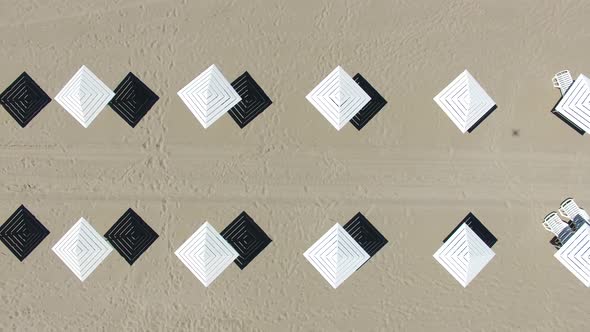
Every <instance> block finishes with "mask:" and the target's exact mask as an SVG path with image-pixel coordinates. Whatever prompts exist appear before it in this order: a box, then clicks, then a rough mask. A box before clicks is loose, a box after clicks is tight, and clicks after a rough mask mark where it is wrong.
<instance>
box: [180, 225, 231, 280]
mask: <svg viewBox="0 0 590 332" xmlns="http://www.w3.org/2000/svg"><path fill="white" fill-rule="evenodd" d="M175 254H176V256H177V257H178V259H179V260H180V261H181V262H182V263H183V264H184V265H185V266H186V267H187V268H188V269H189V270H190V271H191V272H192V273H193V274H194V275H195V277H197V279H199V281H200V282H201V283H202V284H203V285H204V286H205V287H208V286H209V285H210V284H211V283H212V282H213V281H214V280H215V279H216V278H217V277H218V276H219V275H220V274H221V273H222V272H223V271H224V270H225V269H226V268H227V267H228V266H229V265H230V264H231V263H233V261H234V260H235V259H236V258H237V257H238V256H239V254H238V252H237V251H236V250H235V249H234V248H233V247H232V246H231V245H230V244H229V243H227V241H226V240H225V239H224V238H223V237H222V236H221V235H219V233H218V232H217V231H216V230H215V228H213V226H211V224H209V223H208V222H205V223H204V224H203V225H202V226H201V227H199V229H198V230H197V231H196V232H195V233H194V234H193V235H192V236H191V237H189V238H188V240H186V242H184V243H183V244H182V245H181V246H180V247H179V248H178V249H177V250H176V252H175Z"/></svg>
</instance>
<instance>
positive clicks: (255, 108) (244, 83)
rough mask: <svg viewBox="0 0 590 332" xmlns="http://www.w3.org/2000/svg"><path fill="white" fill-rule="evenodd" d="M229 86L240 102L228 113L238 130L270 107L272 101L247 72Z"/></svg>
mask: <svg viewBox="0 0 590 332" xmlns="http://www.w3.org/2000/svg"><path fill="white" fill-rule="evenodd" d="M231 86H232V87H233V88H234V89H235V90H236V92H237V93H238V95H240V98H242V100H241V101H240V102H239V103H237V104H236V105H235V106H234V107H232V108H231V109H230V110H229V111H228V113H229V115H230V116H231V117H232V119H234V121H235V122H236V124H237V125H238V126H239V127H240V128H244V127H246V126H247V125H248V124H249V123H250V122H252V120H254V119H255V118H256V117H257V116H259V115H260V114H261V113H262V112H264V110H266V109H267V108H268V107H269V106H270V105H272V100H270V98H269V97H268V96H267V95H266V93H265V92H264V90H262V88H261V87H260V85H258V83H256V81H255V80H254V79H253V78H252V76H250V74H249V73H248V72H245V73H243V74H242V75H240V76H239V77H238V78H236V79H235V80H234V81H233V82H232V83H231Z"/></svg>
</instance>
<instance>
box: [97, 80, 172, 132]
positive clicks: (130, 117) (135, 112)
mask: <svg viewBox="0 0 590 332" xmlns="http://www.w3.org/2000/svg"><path fill="white" fill-rule="evenodd" d="M114 93H115V96H114V97H113V99H111V101H110V102H109V106H110V107H111V108H112V109H113V111H115V113H117V114H119V116H120V117H121V118H122V119H123V120H125V122H127V124H128V125H129V126H131V128H135V126H137V124H138V123H139V121H141V119H143V117H144V116H145V115H146V114H147V112H148V111H149V110H150V109H151V108H152V107H153V106H154V104H156V102H157V101H158V99H160V97H158V95H157V94H155V93H154V92H153V91H152V90H151V89H150V88H149V87H148V86H147V85H145V83H143V82H142V81H141V80H140V79H139V78H137V76H135V75H134V74H133V73H129V74H127V76H125V78H123V80H122V81H121V83H119V85H117V87H116V88H115V91H114Z"/></svg>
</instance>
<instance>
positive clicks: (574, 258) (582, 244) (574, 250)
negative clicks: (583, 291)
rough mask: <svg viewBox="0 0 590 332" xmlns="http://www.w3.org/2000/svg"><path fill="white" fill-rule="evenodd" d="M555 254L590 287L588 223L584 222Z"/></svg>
mask: <svg viewBox="0 0 590 332" xmlns="http://www.w3.org/2000/svg"><path fill="white" fill-rule="evenodd" d="M554 256H555V258H557V260H559V261H560V262H561V264H563V266H565V267H566V268H567V269H568V270H569V271H570V272H571V273H572V274H573V275H575V276H576V278H578V279H579V280H580V281H581V282H582V283H583V284H584V285H586V287H590V227H589V226H588V224H583V225H582V227H580V229H579V230H578V231H576V232H575V233H574V235H572V237H570V238H569V240H567V242H566V243H565V244H564V245H563V246H562V247H561V249H559V250H558V251H557V252H556V253H555V255H554Z"/></svg>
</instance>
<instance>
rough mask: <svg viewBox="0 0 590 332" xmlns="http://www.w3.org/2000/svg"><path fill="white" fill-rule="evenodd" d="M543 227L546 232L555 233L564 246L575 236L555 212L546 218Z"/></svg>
mask: <svg viewBox="0 0 590 332" xmlns="http://www.w3.org/2000/svg"><path fill="white" fill-rule="evenodd" d="M543 226H544V227H545V229H546V230H548V231H549V232H551V233H553V234H554V235H555V236H556V237H557V239H558V240H559V242H561V244H562V245H564V244H565V242H566V241H567V240H569V238H570V237H571V236H572V235H573V234H574V231H573V230H572V229H571V228H570V226H569V225H568V224H567V223H565V222H564V221H563V220H561V218H559V216H558V215H557V212H555V211H553V212H551V213H549V214H548V215H547V216H546V217H545V219H544V220H543Z"/></svg>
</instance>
